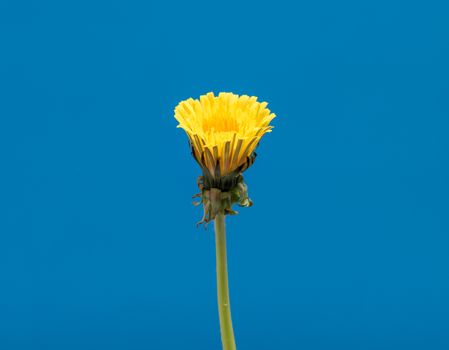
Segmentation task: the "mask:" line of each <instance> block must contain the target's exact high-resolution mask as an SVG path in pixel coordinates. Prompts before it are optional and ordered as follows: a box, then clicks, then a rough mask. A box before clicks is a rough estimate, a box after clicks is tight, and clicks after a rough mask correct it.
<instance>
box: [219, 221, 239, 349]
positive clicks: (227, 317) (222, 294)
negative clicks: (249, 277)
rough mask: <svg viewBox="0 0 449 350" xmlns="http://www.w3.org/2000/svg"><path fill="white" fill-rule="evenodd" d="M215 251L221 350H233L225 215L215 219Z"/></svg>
mask: <svg viewBox="0 0 449 350" xmlns="http://www.w3.org/2000/svg"><path fill="white" fill-rule="evenodd" d="M214 225H215V250H216V255H217V294H218V314H219V316H220V332H221V342H222V344H223V350H235V349H236V347H235V340H234V330H233V329H232V319H231V304H230V301H229V287H228V263H227V257H226V227H225V215H224V214H223V213H220V214H218V215H217V216H216V217H215V223H214Z"/></svg>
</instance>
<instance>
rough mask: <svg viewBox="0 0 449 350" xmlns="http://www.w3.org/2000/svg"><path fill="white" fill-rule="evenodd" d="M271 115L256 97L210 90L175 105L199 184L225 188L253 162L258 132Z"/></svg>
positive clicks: (268, 127)
mask: <svg viewBox="0 0 449 350" xmlns="http://www.w3.org/2000/svg"><path fill="white" fill-rule="evenodd" d="M274 117H275V115H274V114H273V113H271V112H270V110H269V109H268V108H267V103H266V102H258V101H257V97H254V96H252V97H250V96H246V95H242V96H239V95H235V94H233V93H225V92H222V93H220V94H219V95H218V96H214V94H213V93H212V92H210V93H208V94H207V95H203V96H201V97H200V99H199V100H197V99H195V100H194V99H192V98H189V99H188V100H185V101H182V102H180V103H179V105H178V106H177V107H176V108H175V118H176V120H177V121H178V122H179V125H178V127H179V128H182V129H184V131H185V132H186V133H187V136H188V137H189V141H190V145H191V148H192V155H193V156H194V158H195V159H196V161H197V162H198V164H199V165H200V166H201V168H202V170H203V179H202V180H203V185H204V186H205V187H206V188H218V189H220V190H222V191H227V190H229V189H230V188H232V187H233V186H235V185H236V182H237V178H238V177H239V175H240V174H241V173H242V172H243V171H245V170H246V169H247V168H248V167H249V166H251V164H252V163H253V162H254V159H255V157H256V154H255V152H254V150H255V148H256V147H257V145H258V143H259V141H260V139H261V138H262V136H263V135H264V134H265V133H267V132H270V131H271V129H272V126H271V125H270V122H271V120H272V119H273V118H274Z"/></svg>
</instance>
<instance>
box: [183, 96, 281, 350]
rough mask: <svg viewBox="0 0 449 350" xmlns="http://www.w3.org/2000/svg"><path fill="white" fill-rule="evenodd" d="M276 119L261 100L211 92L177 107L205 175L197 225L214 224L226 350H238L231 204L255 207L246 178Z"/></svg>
mask: <svg viewBox="0 0 449 350" xmlns="http://www.w3.org/2000/svg"><path fill="white" fill-rule="evenodd" d="M274 117H275V115H274V114H273V113H271V112H270V110H269V109H268V108H267V103H266V102H259V101H257V97H254V96H252V97H250V96H247V95H241V96H239V95H236V94H233V93H225V92H222V93H220V94H219V95H218V96H215V95H214V94H213V93H212V92H210V93H208V94H206V95H203V96H201V97H200V98H199V100H198V99H192V98H189V99H187V100H185V101H182V102H180V103H179V104H178V106H177V107H176V108H175V118H176V120H177V121H178V122H179V125H178V127H179V128H182V129H183V130H184V131H185V132H186V134H187V136H188V138H189V144H190V148H191V152H192V155H193V157H194V158H195V160H196V161H197V163H198V164H199V166H200V167H201V170H202V176H200V177H199V178H198V187H199V189H200V191H201V192H200V193H199V194H197V195H195V196H194V197H200V202H199V203H196V204H197V205H199V204H203V209H204V214H203V218H202V220H201V221H200V222H199V223H205V224H207V223H208V222H209V221H211V220H214V223H215V235H216V254H217V290H218V304H219V316H220V329H221V336H222V343H223V349H225V350H229V349H235V341H234V333H233V329H232V322H231V313H230V304H229V291H228V272H227V262H226V234H225V221H224V218H225V215H233V214H236V213H237V212H235V211H234V210H233V209H232V205H233V204H239V205H240V206H243V207H249V206H251V205H252V201H251V200H250V199H249V197H248V191H247V186H246V184H245V183H244V180H243V176H242V173H243V172H244V171H245V170H246V169H248V168H249V167H250V166H251V165H252V164H253V163H254V160H255V158H256V153H255V149H256V147H257V145H258V144H259V142H260V139H261V138H262V136H263V135H265V134H266V133H268V132H271V129H272V128H273V127H272V126H271V125H270V122H271V120H272V119H273V118H274Z"/></svg>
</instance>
